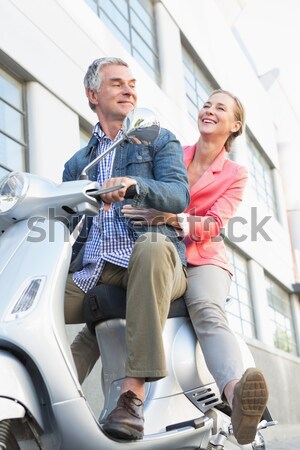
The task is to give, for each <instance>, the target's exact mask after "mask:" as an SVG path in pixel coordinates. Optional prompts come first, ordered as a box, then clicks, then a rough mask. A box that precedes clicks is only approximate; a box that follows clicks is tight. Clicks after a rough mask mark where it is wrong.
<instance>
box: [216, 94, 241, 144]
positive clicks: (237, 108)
mask: <svg viewBox="0 0 300 450" xmlns="http://www.w3.org/2000/svg"><path fill="white" fill-rule="evenodd" d="M215 94H226V95H229V97H231V98H232V99H233V100H234V102H235V109H234V117H235V120H238V121H239V122H241V126H240V128H239V129H238V130H237V131H234V132H233V133H232V134H231V135H230V136H229V137H228V139H227V141H226V142H225V149H226V151H227V152H230V150H231V145H232V142H233V141H234V140H235V138H236V137H238V136H240V135H241V134H242V132H243V130H244V126H245V108H244V106H243V104H242V102H241V101H240V99H239V98H238V97H237V96H236V95H233V94H232V93H231V92H229V91H225V90H224V89H216V90H215V91H213V92H212V93H211V94H210V95H209V98H210V97H212V96H213V95H215Z"/></svg>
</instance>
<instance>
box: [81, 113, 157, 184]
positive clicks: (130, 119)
mask: <svg viewBox="0 0 300 450" xmlns="http://www.w3.org/2000/svg"><path fill="white" fill-rule="evenodd" d="M122 130H123V135H122V137H121V138H120V139H118V140H117V141H116V142H114V143H113V144H112V145H111V146H110V147H109V148H108V149H107V150H105V152H104V153H101V155H98V156H97V158H95V159H94V160H93V161H92V162H90V163H89V164H88V165H87V166H86V167H85V168H84V169H83V171H82V172H81V175H80V177H79V179H80V180H88V179H89V178H88V175H87V172H88V171H89V170H90V169H91V168H92V167H94V166H95V165H96V164H97V163H98V162H99V161H100V160H101V159H103V158H104V157H105V156H106V155H107V154H108V153H109V152H111V151H112V150H114V149H115V148H116V147H117V146H118V145H120V144H121V143H122V142H124V141H125V140H132V141H133V142H134V143H136V144H145V145H147V144H150V143H151V142H153V141H154V140H155V139H156V138H157V136H158V135H159V132H160V124H159V121H158V119H157V117H156V116H155V114H154V112H153V111H151V110H150V109H147V108H136V109H133V110H131V111H130V112H129V113H128V114H127V116H126V117H125V119H124V121H123V125H122Z"/></svg>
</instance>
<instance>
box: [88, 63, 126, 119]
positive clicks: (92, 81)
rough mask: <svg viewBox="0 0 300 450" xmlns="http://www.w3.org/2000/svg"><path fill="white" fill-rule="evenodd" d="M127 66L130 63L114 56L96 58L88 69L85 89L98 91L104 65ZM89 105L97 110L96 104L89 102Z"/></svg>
mask: <svg viewBox="0 0 300 450" xmlns="http://www.w3.org/2000/svg"><path fill="white" fill-rule="evenodd" d="M110 65H116V66H125V67H129V66H128V64H127V63H126V62H125V61H123V59H121V58H114V57H104V58H98V59H95V61H93V62H92V64H90V66H89V67H88V70H87V72H86V74H85V77H84V79H83V83H84V87H85V89H86V90H87V89H91V90H92V91H96V92H98V91H99V89H100V86H101V81H102V80H101V71H102V69H103V67H104V66H110ZM89 105H90V107H91V109H92V110H93V111H95V106H94V105H93V104H91V103H90V102H89Z"/></svg>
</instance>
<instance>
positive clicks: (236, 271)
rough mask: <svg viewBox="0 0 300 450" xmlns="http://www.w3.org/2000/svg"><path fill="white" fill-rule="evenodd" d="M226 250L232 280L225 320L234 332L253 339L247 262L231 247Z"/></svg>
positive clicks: (253, 330)
mask: <svg viewBox="0 0 300 450" xmlns="http://www.w3.org/2000/svg"><path fill="white" fill-rule="evenodd" d="M226 250H227V254H228V256H229V260H230V264H231V266H232V268H233V278H232V282H231V286H230V293H229V296H230V297H231V302H230V303H229V305H228V306H227V307H226V313H227V318H228V321H229V324H230V326H231V328H232V329H233V330H234V331H235V332H237V333H239V334H242V335H244V336H247V337H250V338H255V336H256V331H255V324H254V315H253V305H252V301H251V294H250V284H249V275H248V266H247V260H246V258H244V257H243V256H242V255H240V254H239V253H238V252H237V251H235V250H233V249H232V248H231V247H228V246H227V247H226Z"/></svg>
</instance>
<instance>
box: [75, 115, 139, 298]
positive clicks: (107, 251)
mask: <svg viewBox="0 0 300 450" xmlns="http://www.w3.org/2000/svg"><path fill="white" fill-rule="evenodd" d="M121 133H122V131H121V130H120V131H119V133H118V134H117V136H116V138H115V139H114V141H116V140H117V139H119V138H120V137H121ZM94 134H95V135H96V136H97V138H98V140H99V145H98V154H101V153H103V152H104V151H105V150H106V149H107V148H108V147H109V146H110V145H111V144H112V142H114V141H111V140H110V139H109V138H108V137H107V136H106V135H105V134H104V132H103V131H102V130H101V127H100V124H99V123H97V125H96V126H95V128H94ZM115 151H116V149H114V150H113V151H112V152H110V153H108V155H106V156H105V158H104V159H102V160H101V161H100V162H99V169H98V179H97V181H98V183H99V184H100V186H102V184H103V182H104V181H105V180H107V179H109V178H110V177H111V174H112V167H113V162H114V157H115ZM136 238H137V235H136V233H135V232H134V231H133V230H131V229H129V228H128V227H127V225H126V223H125V220H124V219H123V218H122V217H120V215H119V214H118V211H117V210H116V208H115V204H114V203H112V205H111V207H110V209H109V211H101V213H100V214H99V215H98V216H95V217H94V218H93V224H92V226H91V229H90V232H89V236H88V240H87V242H86V245H85V250H84V256H83V269H82V270H80V271H79V272H75V273H74V274H73V280H74V283H75V284H76V285H77V286H78V287H80V289H82V290H83V291H84V292H87V291H88V290H89V289H91V288H92V287H94V286H96V284H97V282H98V280H99V278H100V276H101V273H102V271H103V268H104V265H105V262H106V261H108V262H111V263H113V264H116V265H118V266H121V267H128V263H129V258H130V255H131V253H132V248H133V245H134V242H135V240H136Z"/></svg>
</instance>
